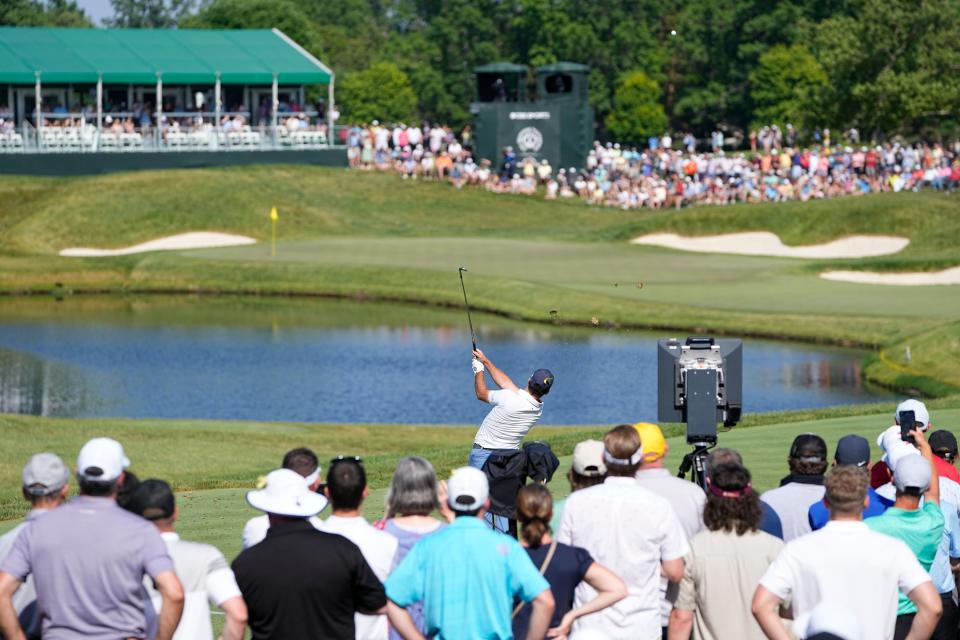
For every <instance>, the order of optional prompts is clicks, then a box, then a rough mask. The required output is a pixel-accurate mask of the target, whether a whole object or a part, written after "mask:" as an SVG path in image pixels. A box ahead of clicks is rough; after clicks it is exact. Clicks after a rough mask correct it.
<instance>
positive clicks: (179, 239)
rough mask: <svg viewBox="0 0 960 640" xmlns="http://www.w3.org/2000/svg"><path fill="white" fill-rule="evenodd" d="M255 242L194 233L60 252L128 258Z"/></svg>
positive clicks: (217, 234) (73, 254)
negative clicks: (136, 242) (130, 256)
mask: <svg viewBox="0 0 960 640" xmlns="http://www.w3.org/2000/svg"><path fill="white" fill-rule="evenodd" d="M254 243H256V240H254V239H253V238H249V237H247V236H238V235H234V234H230V233H217V232H214V231H195V232H191V233H181V234H178V235H175V236H167V237H166V238H157V239H156V240H150V241H149V242H143V243H141V244H135V245H133V246H132V247H123V248H122V249H91V248H87V247H72V248H70V249H64V250H63V251H61V252H60V255H62V256H71V257H78V258H100V257H104V256H128V255H130V254H132V253H144V252H147V251H176V250H183V249H210V248H213V247H235V246H238V245H243V244H254Z"/></svg>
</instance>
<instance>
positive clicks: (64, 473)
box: [0, 453, 70, 639]
mask: <svg viewBox="0 0 960 640" xmlns="http://www.w3.org/2000/svg"><path fill="white" fill-rule="evenodd" d="M69 480H70V470H69V469H67V465H65V464H63V460H61V459H60V458H59V457H58V456H56V455H54V454H52V453H38V454H36V455H35V456H33V457H32V458H30V461H29V462H27V464H26V466H25V467H24V468H23V497H24V498H25V499H26V500H27V501H28V502H29V503H30V512H29V513H27V517H26V519H25V520H24V521H23V522H21V523H20V524H18V525H17V526H16V527H14V528H13V529H11V530H10V531H8V532H7V533H5V534H4V535H3V536H2V537H0V560H3V558H4V557H5V556H6V555H7V554H8V553H10V549H12V548H13V543H14V542H16V541H17V536H19V535H20V532H22V531H23V529H24V527H26V526H27V525H28V524H29V523H30V522H32V521H34V520H36V519H37V518H39V517H41V516H43V515H44V514H45V513H47V512H48V511H50V510H51V509H55V508H56V507H59V506H60V505H61V504H63V503H64V501H65V500H66V499H67V495H68V493H69V492H70V486H69V484H68V482H69ZM13 608H14V609H15V610H16V612H17V616H18V617H19V619H20V626H21V627H23V631H24V633H25V634H26V636H27V638H29V639H33V638H39V637H40V611H39V610H38V609H37V592H36V590H35V589H34V587H33V577H32V576H29V577H27V580H26V582H24V583H23V585H22V586H21V587H20V589H18V590H17V592H16V593H15V594H14V596H13Z"/></svg>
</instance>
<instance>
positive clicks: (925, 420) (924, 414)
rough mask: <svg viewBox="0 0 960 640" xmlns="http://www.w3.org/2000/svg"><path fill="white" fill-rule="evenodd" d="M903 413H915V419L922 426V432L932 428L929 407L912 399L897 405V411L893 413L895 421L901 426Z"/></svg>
mask: <svg viewBox="0 0 960 640" xmlns="http://www.w3.org/2000/svg"><path fill="white" fill-rule="evenodd" d="M902 411H913V413H914V419H915V420H916V421H917V422H918V423H920V425H921V427H920V430H921V431H926V430H927V429H928V428H930V412H928V411H927V405H925V404H923V403H922V402H920V401H919V400H914V399H913V398H910V399H909V400H904V401H903V402H901V403H900V404H898V405H897V410H896V411H895V412H894V413H893V421H894V422H895V423H897V424H900V413H901V412H902Z"/></svg>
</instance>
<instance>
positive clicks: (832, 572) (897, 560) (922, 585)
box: [752, 465, 942, 640]
mask: <svg viewBox="0 0 960 640" xmlns="http://www.w3.org/2000/svg"><path fill="white" fill-rule="evenodd" d="M824 484H825V488H826V494H825V495H826V497H825V499H826V501H827V506H828V507H829V508H830V522H828V523H827V525H826V526H825V527H823V528H822V529H820V530H819V531H814V532H813V533H810V534H808V535H805V536H802V537H800V538H797V539H796V540H793V541H791V542H789V543H787V545H786V546H785V547H784V548H783V551H781V552H780V554H779V555H777V558H776V560H774V561H773V564H771V565H770V568H769V569H767V571H766V573H764V574H763V577H762V578H760V584H759V586H758V587H757V590H756V593H755V594H754V596H753V605H752V610H753V615H754V616H755V617H756V619H757V622H759V623H760V627H761V628H762V629H763V632H764V633H765V634H766V635H767V638H771V639H772V640H787V639H788V638H790V637H791V636H790V635H789V633H788V632H787V630H786V627H785V626H784V623H783V620H781V619H780V607H781V606H782V605H783V603H784V602H785V601H786V600H792V604H791V608H792V609H793V614H794V617H795V618H798V617H800V616H803V615H805V614H809V613H811V612H812V611H813V610H814V608H816V606H817V605H818V604H820V603H821V602H833V603H836V604H837V606H839V607H843V608H844V609H846V610H848V611H850V612H851V613H853V614H854V615H855V616H856V618H857V620H858V621H859V623H860V626H861V629H862V632H863V637H864V638H869V639H870V640H874V639H875V640H891V639H892V638H893V637H894V629H895V626H896V617H897V595H898V592H899V593H904V594H907V597H908V598H910V600H911V601H912V602H913V603H914V604H916V605H917V609H918V612H917V614H916V617H915V618H914V620H913V624H912V630H911V635H910V637H911V638H929V637H930V634H931V633H933V629H934V627H936V624H937V619H938V618H939V617H940V614H941V612H942V605H941V604H940V596H939V595H938V594H937V590H936V589H935V588H934V587H933V582H932V581H931V580H930V575H929V574H928V573H927V572H926V571H924V569H923V567H922V566H920V563H919V562H917V558H916V556H915V555H914V554H913V552H912V551H911V550H910V547H908V546H907V545H906V544H904V543H903V542H902V541H900V540H897V539H895V538H891V537H890V536H888V535H884V534H881V533H877V532H876V531H873V530H871V529H870V527H868V526H867V524H866V523H865V522H863V520H862V517H863V508H864V505H865V504H866V501H867V476H866V475H865V474H864V473H863V472H862V471H860V470H859V469H856V468H855V467H853V466H850V465H845V466H841V467H835V468H834V469H833V470H832V471H831V472H830V474H829V475H828V476H827V478H826V481H825V483H824ZM880 517H883V516H880ZM877 519H878V518H873V520H877Z"/></svg>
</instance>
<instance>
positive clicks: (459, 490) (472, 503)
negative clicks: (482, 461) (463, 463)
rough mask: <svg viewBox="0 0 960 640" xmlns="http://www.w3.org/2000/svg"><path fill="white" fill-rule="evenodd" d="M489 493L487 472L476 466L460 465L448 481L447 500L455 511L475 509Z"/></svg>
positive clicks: (480, 505)
mask: <svg viewBox="0 0 960 640" xmlns="http://www.w3.org/2000/svg"><path fill="white" fill-rule="evenodd" d="M489 495H490V484H489V483H488V482H487V474H485V473H484V472H483V471H481V470H480V469H477V468H475V467H460V468H459V469H457V470H456V471H454V472H453V475H452V476H450V480H448V481H447V502H449V504H450V508H451V509H453V510H454V511H475V510H477V509H479V508H480V507H482V506H483V503H484V502H486V501H487V497H488V496H489Z"/></svg>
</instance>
